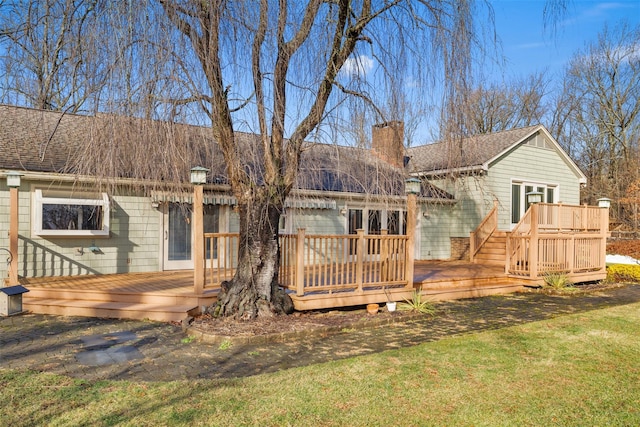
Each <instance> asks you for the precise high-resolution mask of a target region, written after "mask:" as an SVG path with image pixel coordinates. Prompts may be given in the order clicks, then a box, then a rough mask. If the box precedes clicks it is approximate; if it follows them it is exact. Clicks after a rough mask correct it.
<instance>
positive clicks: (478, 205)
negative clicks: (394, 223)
mask: <svg viewBox="0 0 640 427" xmlns="http://www.w3.org/2000/svg"><path fill="white" fill-rule="evenodd" d="M514 179H515V180H521V181H528V182H533V183H541V184H555V185H557V186H558V187H557V191H558V201H560V202H562V203H566V204H574V205H576V204H579V203H580V181H579V176H578V175H577V174H576V172H575V170H574V169H573V168H572V167H571V166H570V165H569V164H568V163H567V162H566V161H565V159H563V157H562V155H561V154H560V153H558V152H557V151H556V150H555V149H550V148H542V147H535V146H530V145H526V144H525V143H522V144H520V145H518V146H517V147H515V148H514V149H513V150H511V151H509V152H508V153H506V154H505V155H503V156H502V157H500V158H498V159H496V160H495V161H494V162H493V163H491V164H490V165H489V168H488V171H487V172H486V173H485V174H482V175H476V176H464V177H459V178H457V179H455V180H451V179H436V180H432V181H431V182H432V183H433V184H435V185H436V186H438V187H440V188H442V189H443V190H445V191H448V192H449V193H451V194H452V195H453V196H454V197H455V200H456V203H455V205H453V206H451V207H449V208H448V209H442V212H443V213H444V212H446V215H447V216H448V217H447V218H446V219H445V218H436V219H435V220H434V221H435V222H436V226H435V227H432V228H430V227H428V224H430V222H431V221H422V224H423V227H422V230H421V233H422V234H421V239H422V248H421V257H422V259H429V255H428V254H429V251H435V253H438V254H439V258H444V259H446V258H449V257H450V243H449V242H448V240H449V238H450V237H468V236H469V233H470V232H471V231H473V230H474V229H475V228H476V227H477V226H478V225H479V224H480V221H482V219H483V218H484V217H485V216H486V215H487V214H488V213H489V211H490V210H491V209H492V208H493V202H494V200H498V203H499V205H498V228H499V229H500V230H509V229H510V227H511V183H512V180H514ZM443 208H445V207H444V206H443ZM443 213H439V214H437V215H441V214H443ZM437 215H436V216H437ZM432 241H433V242H438V243H437V245H438V246H437V248H434V247H433V246H434V244H431V243H430V242H432ZM445 248H448V250H449V252H447V249H445ZM432 253H433V252H432Z"/></svg>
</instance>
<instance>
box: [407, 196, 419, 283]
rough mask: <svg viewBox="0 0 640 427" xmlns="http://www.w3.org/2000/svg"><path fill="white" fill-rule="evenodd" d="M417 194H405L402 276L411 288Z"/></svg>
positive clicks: (414, 250)
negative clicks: (405, 249)
mask: <svg viewBox="0 0 640 427" xmlns="http://www.w3.org/2000/svg"><path fill="white" fill-rule="evenodd" d="M417 204H418V196H417V194H415V193H409V194H407V230H406V234H407V258H406V265H405V274H404V277H405V279H406V280H407V288H413V267H414V265H413V264H414V261H415V252H416V249H415V242H416V240H415V234H416V215H417V212H416V211H417Z"/></svg>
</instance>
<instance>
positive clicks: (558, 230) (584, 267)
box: [506, 203, 609, 280]
mask: <svg viewBox="0 0 640 427" xmlns="http://www.w3.org/2000/svg"><path fill="white" fill-rule="evenodd" d="M608 218H609V212H608V209H605V208H599V207H594V206H586V205H585V206H570V205H553V204H546V203H540V204H534V205H531V207H530V208H529V210H528V211H527V213H526V214H525V216H523V218H522V219H521V220H520V222H519V223H518V225H517V226H516V227H515V228H514V229H513V231H512V232H511V233H510V234H509V235H508V236H507V262H506V272H507V273H508V274H512V275H516V276H522V277H527V278H529V279H531V280H537V279H540V278H542V277H543V276H544V274H545V273H565V274H568V275H572V274H580V273H586V272H594V271H603V270H604V269H605V264H604V262H605V250H606V238H607V234H608V224H609V222H608ZM532 219H536V220H534V221H532Z"/></svg>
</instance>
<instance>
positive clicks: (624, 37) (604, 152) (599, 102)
mask: <svg viewBox="0 0 640 427" xmlns="http://www.w3.org/2000/svg"><path fill="white" fill-rule="evenodd" d="M639 46H640V27H639V26H636V27H630V26H629V25H627V24H621V25H619V26H618V27H616V28H615V29H613V30H610V29H608V28H605V30H604V31H603V32H602V33H601V34H600V35H599V38H598V41H597V42H596V43H593V44H590V45H588V46H587V47H586V49H585V50H584V51H582V52H578V53H577V54H576V55H575V56H574V57H573V59H572V61H571V62H570V64H569V67H568V69H567V73H566V77H565V92H564V93H563V95H564V96H563V97H562V98H561V99H560V101H559V102H560V105H562V106H563V107H564V111H563V113H564V117H562V116H557V117H556V120H555V121H554V123H555V126H554V127H555V132H558V133H562V134H565V135H569V136H570V137H571V140H570V141H571V142H572V151H573V154H574V155H576V156H577V158H578V161H579V163H580V165H581V166H582V168H583V170H584V171H585V173H586V175H587V177H588V179H589V186H588V187H587V189H586V192H585V194H584V198H585V201H587V202H590V203H594V202H595V200H596V199H597V198H599V197H603V196H607V197H610V198H612V199H614V200H616V199H618V198H620V197H623V196H624V194H625V192H626V187H627V186H628V185H629V183H630V182H632V181H634V180H635V179H638V177H639V176H638V174H639V172H638V167H639V166H640V164H639V159H638V148H639V147H638V144H639V142H638V141H639V139H640V85H638V81H640V49H639ZM619 208H621V207H620V206H619ZM618 214H622V212H621V211H619V210H618Z"/></svg>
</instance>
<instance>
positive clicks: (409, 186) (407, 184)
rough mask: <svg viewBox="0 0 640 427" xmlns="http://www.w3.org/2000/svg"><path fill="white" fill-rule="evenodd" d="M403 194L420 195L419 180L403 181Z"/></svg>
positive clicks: (413, 178) (412, 178) (408, 179)
mask: <svg viewBox="0 0 640 427" xmlns="http://www.w3.org/2000/svg"><path fill="white" fill-rule="evenodd" d="M404 192H405V194H415V195H418V194H420V180H419V179H418V178H415V177H413V176H412V177H411V178H407V179H406V180H405V181H404Z"/></svg>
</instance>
